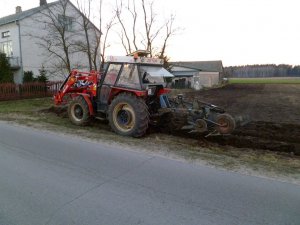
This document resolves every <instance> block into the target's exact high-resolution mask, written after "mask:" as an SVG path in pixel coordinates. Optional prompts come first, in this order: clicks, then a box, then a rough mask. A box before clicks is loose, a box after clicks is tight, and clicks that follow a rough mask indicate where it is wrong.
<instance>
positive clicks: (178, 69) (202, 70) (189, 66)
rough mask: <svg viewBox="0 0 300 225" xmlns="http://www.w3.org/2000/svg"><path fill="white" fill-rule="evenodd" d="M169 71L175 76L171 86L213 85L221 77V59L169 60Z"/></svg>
mask: <svg viewBox="0 0 300 225" xmlns="http://www.w3.org/2000/svg"><path fill="white" fill-rule="evenodd" d="M170 65H171V73H172V74H173V75H174V76H175V77H174V79H173V81H172V86H173V87H175V88H193V89H196V90H198V89H201V88H202V87H213V86H216V85H218V84H220V82H221V81H222V79H223V75H224V68H223V63H222V61H221V60H217V61H181V62H170Z"/></svg>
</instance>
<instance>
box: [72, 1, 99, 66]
mask: <svg viewBox="0 0 300 225" xmlns="http://www.w3.org/2000/svg"><path fill="white" fill-rule="evenodd" d="M91 2H92V0H86V1H84V3H83V1H82V0H77V7H78V9H79V10H80V12H81V21H80V22H79V24H80V26H81V27H82V29H83V31H84V34H85V43H82V42H81V43H80V44H79V47H81V51H83V52H86V54H87V57H88V63H89V68H90V70H92V69H95V70H97V67H98V66H97V64H98V60H97V59H98V58H99V55H100V54H99V47H100V38H101V31H100V30H98V28H97V27H95V25H94V24H93V23H92V22H91Z"/></svg>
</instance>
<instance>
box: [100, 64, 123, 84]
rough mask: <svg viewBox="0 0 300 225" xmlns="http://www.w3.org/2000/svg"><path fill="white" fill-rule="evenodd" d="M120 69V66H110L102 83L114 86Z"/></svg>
mask: <svg viewBox="0 0 300 225" xmlns="http://www.w3.org/2000/svg"><path fill="white" fill-rule="evenodd" d="M120 69H121V64H110V65H109V68H108V70H107V73H106V76H105V78H104V82H103V83H104V84H109V85H114V84H115V82H116V80H117V77H118V74H119V71H120Z"/></svg>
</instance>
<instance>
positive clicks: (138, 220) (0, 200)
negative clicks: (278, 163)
mask: <svg viewBox="0 0 300 225" xmlns="http://www.w3.org/2000/svg"><path fill="white" fill-rule="evenodd" d="M141 141H142V139H141ZM154 144H155V143H154ZM0 224H1V225H43V224H47V225H48V224H49V225H74V224H77V225H102V224H103V225H110V224H111V225H118V224H120V225H127V224H128V225H135V224H149V225H165V224H170V225H177V224H178V225H193V224H195V225H199V224H203V225H210V224H230V225H234V224H243V225H245V224H263V225H266V224H272V225H275V224H300V186H297V185H294V184H289V183H283V182H279V181H273V180H269V179H263V178H257V177H251V176H245V175H240V174H237V173H231V172H227V171H220V170H216V169H213V168H209V167H205V166H199V165H192V164H189V163H187V162H180V161H175V160H171V159H166V158H162V157H159V156H154V155H151V154H145V153H138V152H134V151H130V150H124V149H121V148H118V147H116V146H109V145H104V144H101V143H93V142H89V141H85V140H81V139H78V138H75V137H70V136H67V135H62V134H59V133H57V134H55V133H50V132H43V131H38V130H33V129H31V128H26V127H22V126H16V125H10V124H8V123H5V122H0Z"/></svg>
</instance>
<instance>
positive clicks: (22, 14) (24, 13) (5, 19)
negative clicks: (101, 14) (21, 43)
mask: <svg viewBox="0 0 300 225" xmlns="http://www.w3.org/2000/svg"><path fill="white" fill-rule="evenodd" d="M59 1H60V0H58V1H55V2H51V3H47V4H45V5H42V6H38V7H35V8H32V9H28V10H25V11H22V12H19V13H15V14H12V15H9V16H5V17H2V18H0V26H2V25H5V24H9V23H13V22H15V21H17V20H22V19H24V18H26V17H29V16H31V15H34V14H36V13H39V12H40V11H42V10H43V9H46V8H48V7H51V6H53V5H55V4H57V3H59ZM67 1H68V3H69V4H70V5H72V6H73V7H74V8H75V9H76V10H77V11H78V12H79V13H80V14H81V15H83V16H85V15H84V14H82V12H81V11H80V10H79V9H78V8H77V7H76V6H74V4H73V3H72V2H71V1H69V0H67ZM87 19H88V18H87ZM90 24H91V25H92V26H93V27H94V28H95V29H96V30H97V31H98V32H100V30H99V29H98V28H97V27H96V26H95V25H94V24H93V23H92V22H91V21H90Z"/></svg>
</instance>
